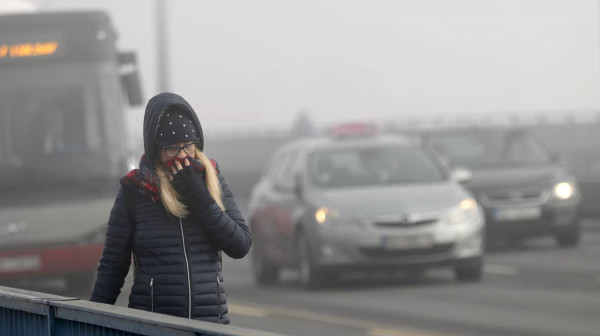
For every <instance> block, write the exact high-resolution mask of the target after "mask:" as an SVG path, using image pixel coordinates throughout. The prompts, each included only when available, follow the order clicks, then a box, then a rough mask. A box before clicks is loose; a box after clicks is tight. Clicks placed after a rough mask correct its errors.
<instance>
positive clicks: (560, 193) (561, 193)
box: [554, 182, 575, 200]
mask: <svg viewBox="0 0 600 336" xmlns="http://www.w3.org/2000/svg"><path fill="white" fill-rule="evenodd" d="M574 194H575V187H574V186H573V184H571V183H569V182H561V183H558V184H557V185H555V186H554V196H556V197H557V198H559V199H561V200H567V199H569V198H571V197H573V195H574Z"/></svg>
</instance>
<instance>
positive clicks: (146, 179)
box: [121, 154, 219, 202]
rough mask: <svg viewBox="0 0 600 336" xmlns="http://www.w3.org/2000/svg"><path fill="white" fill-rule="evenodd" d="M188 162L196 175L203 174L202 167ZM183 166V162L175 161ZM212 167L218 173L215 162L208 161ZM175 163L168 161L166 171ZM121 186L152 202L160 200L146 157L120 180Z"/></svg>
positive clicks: (152, 171)
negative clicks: (137, 167) (148, 198)
mask: <svg viewBox="0 0 600 336" xmlns="http://www.w3.org/2000/svg"><path fill="white" fill-rule="evenodd" d="M187 159H188V161H189V162H190V165H191V166H193V167H194V169H195V170H196V171H197V172H198V173H204V169H205V168H204V165H203V164H202V163H201V162H200V161H198V160H196V159H192V158H190V157H188V158H187ZM177 160H178V161H180V162H181V163H182V165H183V160H181V159H177ZM210 162H211V163H212V165H213V167H215V169H216V170H217V173H218V172H219V167H218V165H217V162H216V161H215V160H213V159H211V160H210ZM174 163H175V159H172V160H170V161H169V162H168V163H167V169H169V170H170V167H171V166H172V165H173V164H174ZM121 185H122V186H123V187H125V188H128V189H132V190H135V191H136V192H137V193H139V194H141V195H142V196H145V197H150V198H151V199H152V201H154V202H157V201H159V200H160V181H159V180H158V176H157V175H156V172H155V171H154V167H152V166H151V165H150V164H148V161H146V155H145V154H144V155H142V159H141V160H140V168H139V169H134V170H132V171H130V172H129V173H128V174H127V175H125V176H123V177H122V178H121Z"/></svg>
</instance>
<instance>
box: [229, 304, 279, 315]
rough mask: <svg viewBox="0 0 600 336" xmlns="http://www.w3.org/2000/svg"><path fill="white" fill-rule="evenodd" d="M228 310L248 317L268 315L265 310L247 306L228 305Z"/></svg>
mask: <svg viewBox="0 0 600 336" xmlns="http://www.w3.org/2000/svg"><path fill="white" fill-rule="evenodd" d="M228 308H229V312H231V313H234V314H237V315H244V316H250V317H266V316H267V315H269V314H268V313H267V311H266V310H264V309H260V308H254V307H248V306H240V305H228Z"/></svg>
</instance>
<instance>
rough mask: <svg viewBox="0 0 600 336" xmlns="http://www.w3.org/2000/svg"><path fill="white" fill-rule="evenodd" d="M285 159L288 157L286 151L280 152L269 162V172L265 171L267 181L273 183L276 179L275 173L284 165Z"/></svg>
mask: <svg viewBox="0 0 600 336" xmlns="http://www.w3.org/2000/svg"><path fill="white" fill-rule="evenodd" d="M287 159H288V155H287V153H282V154H280V155H279V156H277V157H276V158H275V159H274V160H273V163H272V164H271V167H270V168H269V172H268V173H267V177H268V179H269V181H271V183H275V180H276V179H277V175H278V174H279V172H280V171H281V168H282V166H283V165H285V163H286V162H287Z"/></svg>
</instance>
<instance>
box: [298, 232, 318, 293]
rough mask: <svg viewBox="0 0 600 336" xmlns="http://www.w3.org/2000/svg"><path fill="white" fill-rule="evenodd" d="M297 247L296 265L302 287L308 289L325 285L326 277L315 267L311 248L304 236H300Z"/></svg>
mask: <svg viewBox="0 0 600 336" xmlns="http://www.w3.org/2000/svg"><path fill="white" fill-rule="evenodd" d="M296 247H297V249H296V251H297V252H296V257H297V261H296V265H297V270H298V280H299V282H300V285H302V286H303V287H306V288H316V287H320V286H322V285H323V283H324V276H323V274H322V271H321V270H320V269H319V268H318V267H316V266H315V265H314V262H313V260H312V257H311V253H310V246H309V244H308V240H307V239H306V237H305V236H304V234H302V233H300V234H299V236H298V240H297V242H296Z"/></svg>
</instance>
